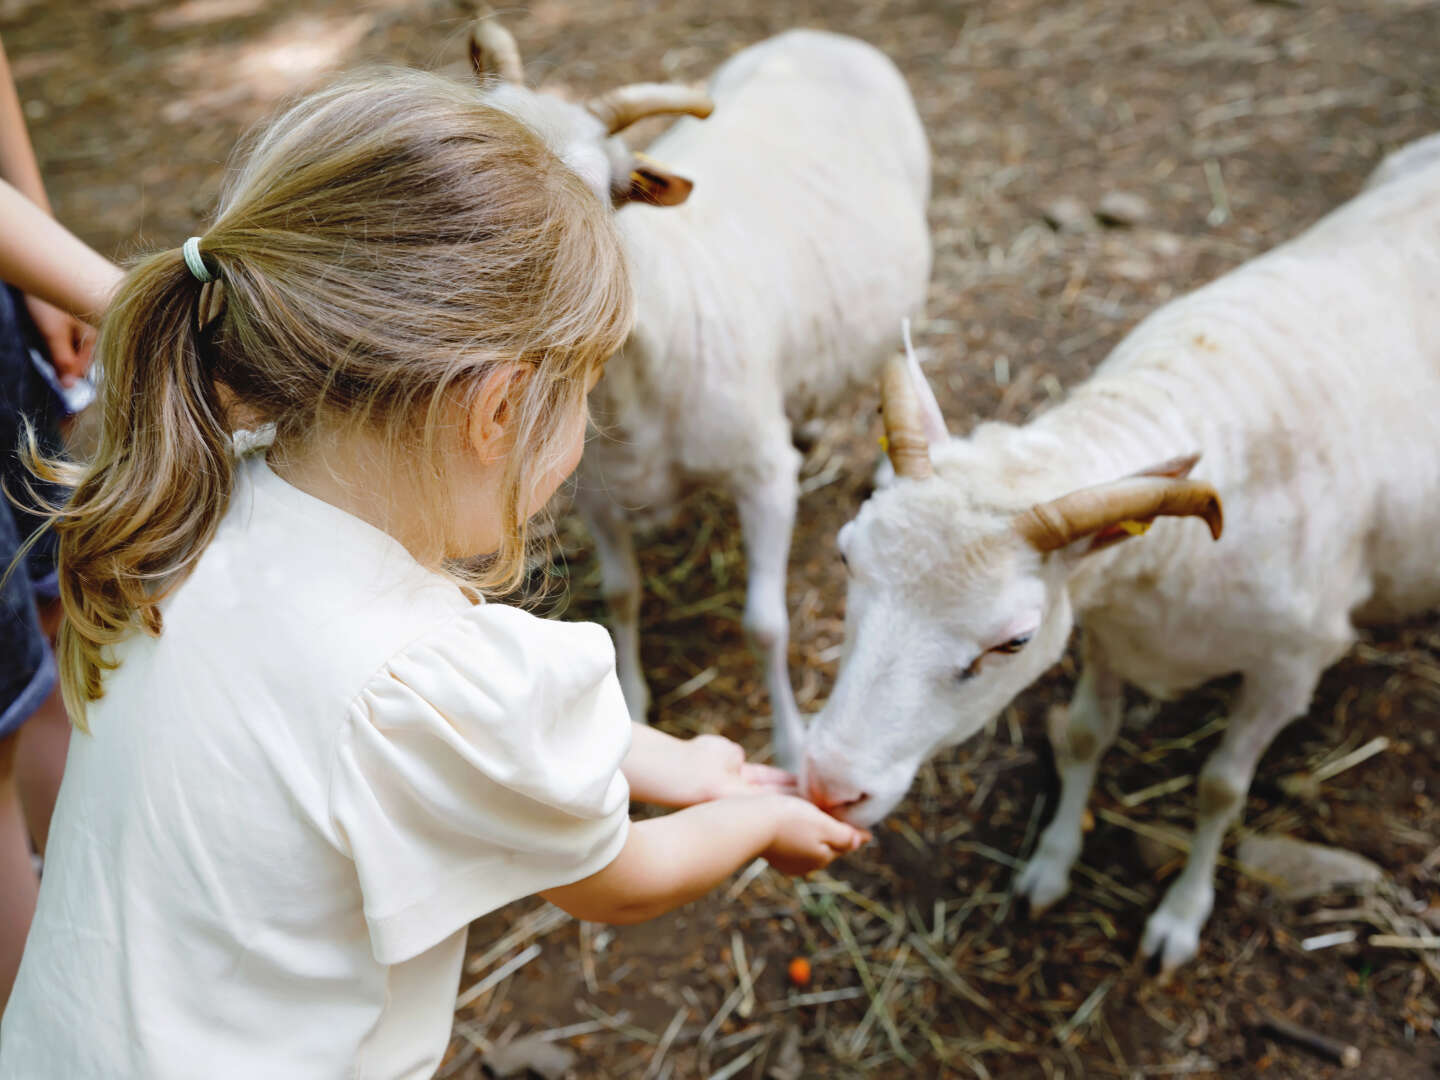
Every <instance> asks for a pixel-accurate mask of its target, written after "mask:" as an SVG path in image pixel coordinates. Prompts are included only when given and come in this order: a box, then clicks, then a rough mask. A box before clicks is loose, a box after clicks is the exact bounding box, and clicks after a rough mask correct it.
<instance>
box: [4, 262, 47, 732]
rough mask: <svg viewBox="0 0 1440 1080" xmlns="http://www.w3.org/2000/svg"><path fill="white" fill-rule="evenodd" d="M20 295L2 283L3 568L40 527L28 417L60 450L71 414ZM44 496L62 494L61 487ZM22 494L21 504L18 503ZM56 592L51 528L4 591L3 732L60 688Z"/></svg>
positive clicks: (40, 435) (43, 439)
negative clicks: (44, 371)
mask: <svg viewBox="0 0 1440 1080" xmlns="http://www.w3.org/2000/svg"><path fill="white" fill-rule="evenodd" d="M39 342H40V338H39V335H38V334H37V333H36V331H35V327H34V325H33V324H32V323H31V322H30V316H29V313H28V312H27V310H26V308H25V304H24V301H23V300H22V298H21V296H20V294H19V293H18V292H16V291H15V290H13V289H11V288H9V287H8V286H0V483H3V485H4V492H5V497H0V573H3V572H4V571H5V570H6V569H8V568H9V566H10V563H11V561H12V560H13V559H14V558H15V554H16V552H18V551H19V550H20V545H21V544H22V543H24V541H25V539H26V538H27V537H29V536H30V535H31V533H33V532H34V531H35V529H36V528H37V527H38V526H39V525H40V523H41V522H40V519H38V518H36V517H35V516H34V514H32V513H30V512H29V511H28V510H27V509H26V505H27V504H28V503H29V502H30V496H29V495H28V493H27V485H30V486H35V485H34V481H33V478H32V477H30V475H29V473H28V472H27V471H26V469H25V466H24V464H23V463H22V462H21V460H20V454H19V446H20V435H21V426H20V419H21V417H22V416H23V417H26V418H28V419H29V421H30V423H31V424H33V425H34V426H35V430H36V433H37V434H38V435H39V437H40V439H41V442H42V446H44V447H45V449H46V450H47V451H49V452H51V453H53V452H56V451H57V450H58V449H59V448H60V445H61V443H60V434H59V422H60V418H61V416H62V415H63V413H62V411H61V406H60V403H59V401H58V400H57V399H56V396H55V393H54V391H53V390H51V389H50V386H49V384H47V383H46V381H45V379H44V377H43V376H42V375H41V374H40V372H39V371H38V370H36V368H35V364H34V362H33V360H32V359H31V350H32V349H36V350H40V351H41V355H43V346H41V345H40V344H39ZM41 493H42V495H44V497H46V498H47V499H49V498H54V497H55V495H56V494H57V493H56V492H55V491H54V490H53V489H45V490H42V492H41ZM15 500H19V503H20V505H18V506H17V505H16V501H15ZM54 596H55V542H54V537H53V536H51V535H50V534H49V533H46V534H45V535H44V536H42V537H41V539H40V541H39V542H38V543H36V544H35V546H34V547H32V548H31V549H30V551H29V553H28V554H27V556H26V558H25V560H24V562H23V563H22V564H21V565H20V566H17V567H16V568H15V570H14V572H13V573H11V574H10V575H9V577H8V578H6V580H5V584H4V587H3V589H0V738H3V737H5V736H7V735H10V734H11V733H12V732H14V731H15V730H16V729H17V728H18V727H19V726H20V725H21V724H23V723H24V722H25V721H26V720H28V719H29V718H30V716H31V714H32V713H34V712H35V710H36V708H37V707H38V706H39V705H40V703H41V702H42V701H44V700H45V698H46V696H47V695H48V694H49V693H50V691H51V690H53V689H54V688H55V680H56V669H55V657H54V655H53V654H52V653H51V651H50V644H49V642H48V641H46V639H45V635H44V633H43V632H42V631H41V629H40V620H39V616H38V614H37V612H36V607H35V604H36V601H37V600H40V599H48V598H52V597H54Z"/></svg>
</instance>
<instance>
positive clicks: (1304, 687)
mask: <svg viewBox="0 0 1440 1080" xmlns="http://www.w3.org/2000/svg"><path fill="white" fill-rule="evenodd" d="M1327 666H1329V660H1328V659H1327V660H1326V661H1324V662H1322V663H1318V664H1315V663H1297V664H1295V665H1293V666H1284V667H1277V668H1274V669H1269V670H1266V671H1263V672H1253V673H1247V674H1246V676H1245V684H1244V687H1243V689H1242V690H1241V693H1240V699H1239V700H1238V701H1237V702H1236V704H1235V711H1234V712H1233V713H1232V714H1231V716H1230V726H1229V727H1228V728H1226V730H1225V737H1224V738H1223V739H1222V740H1221V742H1220V746H1219V747H1218V748H1217V749H1216V751H1215V753H1214V754H1212V755H1211V757H1210V760H1209V761H1207V762H1206V763H1205V768H1204V769H1202V770H1201V772H1200V785H1199V788H1198V793H1197V796H1196V818H1195V832H1194V834H1193V836H1192V837H1191V840H1190V856H1189V858H1188V859H1187V860H1186V862H1185V869H1184V870H1182V871H1181V873H1180V876H1179V877H1177V878H1176V879H1175V881H1174V882H1173V883H1172V884H1171V886H1170V889H1169V891H1168V892H1166V893H1165V899H1164V900H1162V901H1161V902H1160V906H1159V907H1157V908H1156V909H1155V911H1154V913H1153V914H1152V915H1151V916H1150V920H1149V921H1148V922H1147V923H1146V924H1145V936H1144V938H1143V939H1142V941H1141V944H1140V948H1141V951H1142V952H1143V953H1144V954H1145V955H1146V956H1155V955H1157V954H1158V955H1159V957H1160V967H1161V970H1162V971H1165V972H1170V971H1173V970H1174V969H1175V968H1177V967H1179V966H1180V965H1181V964H1183V963H1185V962H1186V961H1187V960H1189V959H1191V958H1192V957H1193V956H1194V955H1195V954H1196V952H1198V951H1199V948H1200V928H1201V927H1203V926H1204V925H1205V920H1206V919H1208V918H1209V917H1210V911H1211V908H1213V907H1214V904H1215V885H1214V878H1215V862H1216V860H1217V859H1218V858H1219V856H1220V845H1221V842H1222V841H1223V840H1224V839H1225V831H1226V830H1227V829H1228V828H1229V827H1230V824H1231V823H1232V822H1233V821H1234V820H1235V819H1236V818H1238V817H1239V816H1240V811H1241V810H1242V809H1243V808H1244V805H1245V794H1246V792H1247V791H1249V789H1250V780H1251V778H1252V777H1253V776H1254V775H1255V766H1256V765H1257V764H1258V763H1259V761H1260V757H1261V755H1262V754H1264V753H1265V748H1266V747H1268V746H1269V745H1270V742H1271V740H1272V739H1274V738H1275V736H1276V735H1278V734H1279V733H1280V731H1281V730H1282V729H1283V728H1284V727H1285V725H1286V724H1288V723H1290V721H1291V720H1294V719H1295V718H1296V717H1299V716H1303V715H1304V714H1305V712H1306V710H1307V709H1308V708H1309V707H1310V698H1311V695H1313V694H1314V692H1315V684H1316V682H1317V681H1318V680H1319V678H1320V673H1321V672H1322V671H1324V670H1325V668H1326V667H1327Z"/></svg>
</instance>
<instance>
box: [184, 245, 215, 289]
mask: <svg viewBox="0 0 1440 1080" xmlns="http://www.w3.org/2000/svg"><path fill="white" fill-rule="evenodd" d="M180 254H182V255H184V256H185V265H186V266H188V267H189V268H190V273H192V274H194V275H195V280H197V281H214V280H215V275H214V274H212V273H211V272H210V271H209V269H208V268H207V267H206V266H205V260H204V259H202V258H201V257H200V237H198V236H192V237H190V239H189V240H186V241H185V244H184V246H183V247H181V249H180Z"/></svg>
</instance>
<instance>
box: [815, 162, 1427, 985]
mask: <svg viewBox="0 0 1440 1080" xmlns="http://www.w3.org/2000/svg"><path fill="white" fill-rule="evenodd" d="M1436 146H1440V143H1437V144H1436V145H1435V146H1432V147H1431V149H1432V150H1433V149H1435V148H1436ZM1407 162H1408V163H1407ZM886 391H887V393H886V402H885V409H886V413H887V426H890V427H891V431H890V435H889V438H890V443H891V453H892V459H893V460H894V462H895V466H896V472H897V474H898V477H899V478H898V479H897V480H896V481H895V483H894V484H893V486H891V487H890V488H888V489H885V490H882V491H880V492H878V493H877V494H876V495H875V496H874V497H873V498H872V499H870V501H869V502H868V503H866V505H865V506H863V507H862V508H861V510H860V513H859V514H858V515H857V516H856V518H855V519H854V520H853V521H851V522H850V523H849V524H847V525H846V526H845V527H844V528H843V529H842V530H841V532H840V535H839V548H840V551H841V554H842V558H844V559H845V560H846V561H847V564H848V567H849V576H850V581H849V592H848V597H847V611H846V625H847V630H846V644H845V656H844V660H843V664H842V667H841V671H840V675H839V680H838V682H837V684H836V686H835V691H834V694H833V695H832V696H831V698H830V700H829V702H828V703H827V704H826V706H825V708H824V710H823V711H822V712H821V714H820V716H819V717H818V718H817V719H816V721H815V722H814V723H813V724H812V727H811V731H810V733H809V741H808V743H807V748H806V749H807V754H806V758H807V761H806V779H805V782H806V785H807V788H808V790H809V791H810V793H811V797H812V798H813V799H814V800H815V801H816V802H818V803H821V804H822V805H825V806H827V807H830V808H832V809H834V810H835V811H836V812H837V813H839V814H841V815H842V816H844V817H845V818H847V819H848V820H850V821H853V822H856V823H861V824H867V823H870V822H874V821H876V820H878V819H879V818H881V817H882V816H884V815H885V814H886V813H888V812H889V811H890V809H891V808H892V807H894V806H895V804H896V803H897V802H898V801H899V800H900V798H901V797H902V796H903V795H904V793H905V790H906V788H907V787H908V786H909V784H910V782H911V780H912V778H913V777H914V775H915V772H916V769H917V768H918V767H919V766H920V764H921V763H922V762H923V761H924V760H925V759H926V758H928V757H929V756H930V755H931V754H933V753H934V752H935V751H936V750H938V749H940V748H941V747H944V746H947V745H953V744H955V743H958V742H960V741H961V740H963V739H965V738H967V737H968V736H970V735H971V734H973V733H974V732H975V731H977V730H978V729H979V728H980V727H981V726H982V725H984V724H985V723H986V721H987V720H989V719H990V718H991V717H993V716H995V715H996V714H997V713H998V712H999V711H1000V710H1001V709H1002V708H1004V706H1005V705H1006V704H1007V703H1008V702H1009V701H1010V700H1011V699H1012V698H1014V697H1015V695H1016V694H1018V693H1019V692H1020V691H1021V690H1023V689H1024V688H1025V687H1026V686H1028V685H1029V684H1030V683H1032V682H1033V681H1034V680H1035V679H1036V678H1037V677H1039V676H1040V675H1041V674H1042V673H1043V672H1045V671H1046V669H1048V668H1049V667H1050V666H1051V665H1052V664H1054V663H1055V662H1056V661H1057V660H1058V659H1059V658H1060V656H1061V653H1062V652H1063V651H1064V649H1065V644H1066V641H1067V640H1068V638H1069V636H1070V631H1071V628H1072V626H1073V625H1074V624H1075V623H1077V622H1078V623H1079V624H1080V625H1081V627H1082V629H1083V636H1082V651H1083V670H1082V673H1081V675H1080V679H1079V684H1078V685H1077V686H1076V688H1075V692H1074V697H1073V699H1072V701H1071V703H1070V708H1069V713H1068V721H1067V722H1065V723H1062V724H1061V725H1059V726H1058V729H1055V730H1052V731H1051V740H1052V742H1053V745H1054V748H1055V758H1056V763H1057V765H1058V768H1059V771H1060V777H1061V796H1060V804H1059V808H1058V810H1057V812H1056V814H1055V817H1054V820H1053V821H1051V823H1050V825H1049V827H1048V828H1047V829H1046V830H1045V832H1044V834H1043V835H1042V837H1041V839H1040V842H1039V845H1038V848H1037V850H1036V852H1035V855H1034V857H1033V858H1032V859H1031V860H1030V862H1029V864H1028V865H1027V866H1026V868H1025V870H1024V871H1023V873H1022V874H1021V875H1020V876H1019V878H1018V881H1017V887H1018V889H1019V891H1020V892H1021V893H1022V894H1023V895H1024V896H1026V897H1028V899H1029V901H1030V903H1031V905H1032V909H1037V910H1038V909H1044V908H1045V907H1047V906H1048V905H1050V904H1053V903H1054V902H1055V901H1057V900H1059V899H1060V898H1061V897H1062V896H1063V895H1064V894H1065V892H1066V890H1067V889H1068V878H1069V873H1070V869H1071V867H1072V865H1073V864H1074V862H1075V859H1076V857H1077V856H1078V854H1079V852H1080V846H1081V828H1080V820H1081V816H1082V813H1083V810H1084V805H1085V801H1086V799H1087V798H1088V795H1089V792H1090V788H1091V785H1092V783H1093V781H1094V778H1095V771H1096V766H1097V764H1098V762H1099V759H1100V755H1101V754H1102V753H1103V752H1104V751H1105V749H1106V747H1108V746H1109V745H1110V744H1111V742H1113V741H1114V739H1115V735H1116V732H1117V731H1118V729H1119V726H1120V718H1121V701H1122V688H1123V685H1124V683H1126V682H1130V683H1133V684H1135V685H1137V686H1139V687H1141V688H1142V689H1144V690H1146V691H1148V692H1149V693H1151V694H1153V695H1155V696H1157V697H1162V698H1165V697H1172V696H1174V695H1177V694H1179V693H1181V692H1183V691H1185V690H1187V689H1189V688H1192V687H1194V686H1196V685H1198V684H1199V683H1201V682H1203V681H1205V680H1208V679H1211V678H1214V677H1217V676H1220V675H1224V674H1227V673H1233V672H1239V673H1242V675H1243V685H1242V689H1241V691H1240V693H1239V696H1238V698H1237V700H1236V701H1235V702H1234V704H1233V707H1232V711H1231V714H1230V717H1229V724H1228V727H1227V728H1226V731H1225V734H1224V737H1223V738H1222V740H1221V742H1220V745H1219V747H1218V749H1217V750H1216V751H1215V753H1214V754H1213V755H1212V756H1211V757H1210V759H1209V761H1208V762H1207V763H1206V764H1205V767H1204V769H1203V771H1202V773H1201V776H1200V780H1199V785H1198V790H1197V812H1198V813H1197V821H1196V826H1195V832H1194V836H1193V839H1192V841H1191V847H1190V856H1189V861H1188V864H1187V865H1186V867H1185V870H1184V871H1183V872H1182V873H1181V874H1180V876H1179V877H1178V879H1177V880H1176V881H1175V882H1174V883H1173V884H1172V885H1171V887H1170V889H1169V891H1168V892H1167V893H1166V895H1165V898H1164V900H1163V901H1162V902H1161V904H1160V906H1159V908H1158V909H1157V910H1156V911H1155V912H1154V914H1153V915H1152V916H1151V918H1150V920H1149V922H1148V924H1147V925H1146V928H1145V932H1144V936H1143V940H1142V942H1141V947H1142V950H1143V951H1144V952H1145V954H1146V955H1149V956H1156V955H1158V958H1159V961H1160V964H1161V966H1162V968H1163V969H1165V970H1167V971H1168V970H1170V969H1173V968H1175V967H1176V966H1177V965H1179V964H1181V963H1183V962H1185V961H1186V960H1188V959H1189V958H1190V957H1192V956H1193V955H1194V954H1195V952H1196V950H1197V948H1198V943H1199V932H1200V928H1201V927H1202V926H1203V925H1204V923H1205V920H1206V919H1207V918H1208V917H1209V914H1210V910H1211V907H1212V904H1213V899H1214V888H1213V884H1212V878H1213V875H1214V868H1215V862H1216V857H1217V855H1218V853H1219V850H1220V845H1221V840H1222V838H1223V835H1224V833H1225V830H1226V828H1227V827H1228V826H1229V825H1230V823H1231V822H1232V821H1234V820H1235V818H1236V817H1237V816H1238V814H1239V812H1240V810H1241V808H1242V806H1243V803H1244V800H1245V795H1246V791H1247V790H1248V788H1249V785H1250V780H1251V777H1252V775H1253V773H1254V770H1255V766H1256V763H1257V762H1258V760H1259V758H1260V756H1261V754H1263V753H1264V751H1265V748H1266V747H1267V746H1268V745H1269V744H1270V741H1271V740H1272V739H1273V738H1274V736H1275V735H1276V733H1278V732H1279V731H1280V730H1281V729H1282V728H1283V727H1284V726H1285V725H1286V724H1288V723H1289V722H1290V721H1291V720H1294V719H1295V718H1297V717H1300V716H1303V715H1304V714H1305V712H1306V711H1307V709H1308V707H1309V703H1310V698H1311V695H1312V693H1313V691H1314V689H1315V685H1316V682H1317V680H1318V679H1319V677H1320V675H1321V673H1322V672H1323V671H1324V670H1325V669H1326V668H1327V667H1329V666H1330V665H1331V664H1332V663H1334V662H1335V661H1336V660H1337V659H1339V658H1340V657H1341V656H1342V655H1343V654H1344V653H1345V652H1346V650H1347V649H1349V648H1350V645H1351V643H1352V642H1353V641H1354V640H1355V630H1354V625H1355V624H1358V623H1361V622H1365V621H1370V620H1377V619H1390V618H1395V617H1399V616H1403V615H1406V614H1408V613H1413V612H1418V611H1423V610H1426V609H1429V608H1432V607H1434V606H1436V605H1437V604H1440V155H1436V154H1433V153H1431V154H1421V153H1418V152H1416V148H1415V147H1412V148H1410V151H1409V152H1408V155H1407V157H1405V158H1403V159H1402V157H1400V156H1398V155H1397V156H1395V157H1392V158H1391V159H1390V161H1389V162H1387V164H1386V165H1385V166H1384V167H1382V170H1380V178H1379V179H1378V180H1377V182H1376V183H1375V184H1373V185H1372V186H1371V187H1370V188H1368V189H1367V190H1366V191H1365V192H1364V193H1362V194H1361V195H1359V196H1358V197H1356V198H1355V199H1354V200H1352V201H1351V202H1349V203H1347V204H1346V205H1345V206H1343V207H1341V208H1340V209H1338V210H1336V211H1335V212H1334V213H1332V214H1330V215H1329V216H1328V217H1326V218H1325V219H1323V220H1322V221H1320V222H1319V223H1318V224H1316V225H1315V226H1313V227H1312V228H1311V229H1310V230H1309V231H1307V232H1306V233H1304V234H1303V235H1302V236H1300V237H1299V238H1298V239H1296V240H1294V241H1292V242H1290V243H1287V244H1285V245H1284V246H1282V247H1280V248H1277V249H1276V250H1274V251H1272V252H1270V253H1269V254H1267V255H1265V256H1263V257H1261V258H1257V259H1255V260H1253V261H1252V262H1250V263H1248V264H1246V265H1245V266H1243V267H1241V268H1239V269H1238V270H1236V271H1234V272H1233V273H1230V274H1228V275H1226V276H1225V277H1222V278H1221V279H1220V280H1218V281H1216V282H1214V283H1213V284H1211V285H1209V286H1207V287H1206V288H1203V289H1201V290H1199V291H1198V292H1195V293H1194V294H1192V295H1190V296H1188V297H1185V298H1182V299H1179V300H1176V301H1174V302H1172V303H1170V304H1168V305H1166V306H1165V307H1163V308H1161V309H1160V310H1159V311H1157V312H1155V313H1154V314H1153V315H1151V316H1150V317H1149V318H1148V319H1146V320H1145V321H1144V322H1143V323H1141V324H1140V326H1138V327H1137V328H1136V329H1135V330H1134V331H1133V332H1132V333H1131V334H1130V335H1129V337H1127V338H1126V339H1125V341H1124V342H1122V343H1121V344H1120V346H1119V347H1118V348H1117V349H1116V350H1115V352H1114V353H1113V354H1112V355H1111V356H1110V358H1109V359H1108V360H1106V362H1105V363H1104V364H1103V365H1102V366H1101V367H1100V368H1099V369H1098V370H1097V371H1096V372H1095V374H1094V376H1093V377H1092V378H1091V379H1090V380H1089V381H1088V382H1086V383H1085V384H1083V385H1082V386H1080V387H1079V388H1078V389H1076V390H1075V391H1074V392H1073V393H1072V394H1070V395H1069V397H1068V399H1067V400H1066V401H1064V402H1063V403H1061V404H1059V405H1058V406H1056V407H1055V408H1054V409H1052V410H1051V411H1050V412H1048V413H1046V414H1044V415H1043V416H1040V417H1039V418H1037V419H1035V420H1034V421H1032V422H1031V423H1029V424H1028V425H1026V426H1023V427H1014V426H1010V425H1002V424H983V425H981V426H980V427H978V428H977V429H976V430H975V432H974V433H973V434H972V435H971V436H970V437H969V438H967V439H953V440H951V439H949V437H948V436H947V435H946V433H945V430H944V422H943V420H942V419H941V417H940V415H939V413H938V410H936V409H935V407H934V398H933V396H931V395H930V393H929V389H928V387H927V386H926V385H925V383H924V379H923V377H921V376H920V374H919V369H918V367H915V366H914V364H913V362H912V364H911V365H910V366H909V367H907V366H906V365H905V364H904V362H903V361H900V360H898V359H896V360H895V361H893V362H892V366H891V368H889V369H887V372H886ZM917 391H918V393H917ZM927 442H928V449H927ZM1200 453H1203V457H1201V458H1200V459H1199V468H1198V470H1197V473H1198V474H1199V475H1202V476H1204V477H1205V482H1200V481H1198V480H1193V479H1187V478H1186V477H1185V474H1186V473H1188V472H1189V471H1190V468H1191V466H1192V465H1194V464H1195V462H1196V455H1197V454H1200ZM932 462H933V475H932ZM1157 462H1159V463H1162V464H1158V465H1156V464H1154V463H1157ZM1067 492H1068V493H1070V494H1066V493H1067ZM1217 492H1218V493H1219V495H1220V496H1223V498H1224V505H1225V513H1226V517H1227V518H1228V523H1229V528H1228V531H1227V532H1226V533H1225V536H1224V539H1223V540H1221V541H1220V542H1219V543H1213V542H1212V539H1211V536H1212V533H1213V534H1214V536H1215V537H1216V538H1218V537H1219V534H1220V503H1219V499H1218V498H1217ZM1184 515H1197V516H1200V517H1202V518H1205V519H1206V520H1207V522H1208V523H1209V525H1210V530H1209V531H1207V530H1206V529H1205V528H1203V527H1201V526H1200V525H1199V524H1197V523H1187V522H1183V521H1178V520H1170V521H1156V522H1155V524H1154V527H1153V529H1151V530H1150V531H1149V534H1148V535H1147V536H1145V537H1144V539H1140V540H1135V541H1133V542H1130V543H1123V544H1119V543H1114V542H1115V541H1119V540H1124V539H1126V538H1127V537H1130V536H1135V535H1138V534H1139V533H1141V532H1144V531H1145V527H1146V525H1147V524H1148V523H1149V522H1151V521H1152V520H1153V519H1155V518H1157V517H1163V516H1184Z"/></svg>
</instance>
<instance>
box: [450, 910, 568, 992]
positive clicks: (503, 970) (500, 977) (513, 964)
mask: <svg viewBox="0 0 1440 1080" xmlns="http://www.w3.org/2000/svg"><path fill="white" fill-rule="evenodd" d="M566 917H567V918H568V917H569V916H566ZM539 955H540V946H539V945H531V946H530V947H529V948H528V949H526V950H525V951H524V952H522V953H520V954H519V955H517V956H514V957H512V958H511V959H509V960H507V961H506V962H505V963H504V965H502V966H501V967H499V968H497V969H496V970H494V971H492V972H491V973H490V974H489V975H486V976H485V978H483V979H481V980H480V981H479V982H478V983H476V984H475V985H474V986H472V987H470V989H468V990H466V991H465V992H464V993H462V994H461V995H460V996H459V997H457V998H456V999H455V1008H457V1009H463V1008H464V1007H465V1006H466V1005H469V1004H470V1003H471V1002H472V1001H474V1000H475V999H476V998H478V997H479V996H480V995H481V994H483V993H485V991H486V990H489V989H490V988H491V987H492V986H494V985H495V984H496V983H500V982H503V981H504V980H506V979H508V978H509V977H510V976H511V975H513V974H515V972H517V971H519V970H520V969H521V968H522V967H524V966H525V965H526V964H528V963H530V961H531V960H534V959H535V958H536V957H537V956H539Z"/></svg>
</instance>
